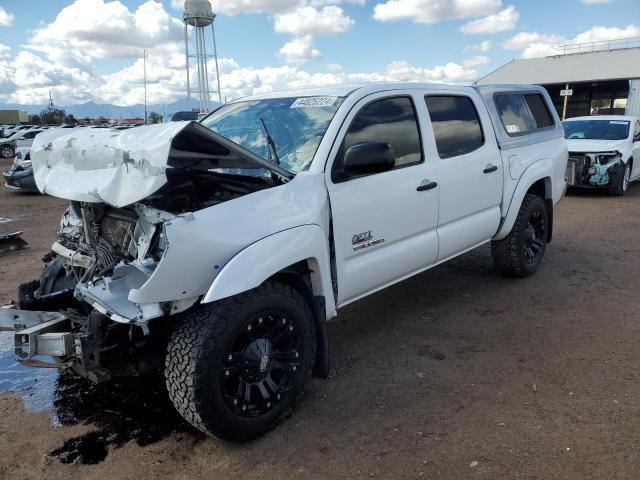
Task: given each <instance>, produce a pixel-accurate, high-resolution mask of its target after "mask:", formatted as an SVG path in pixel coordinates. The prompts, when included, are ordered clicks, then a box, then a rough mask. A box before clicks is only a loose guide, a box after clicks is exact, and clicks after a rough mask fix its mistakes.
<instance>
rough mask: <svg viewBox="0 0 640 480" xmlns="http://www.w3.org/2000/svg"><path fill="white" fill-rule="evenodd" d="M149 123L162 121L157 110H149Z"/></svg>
mask: <svg viewBox="0 0 640 480" xmlns="http://www.w3.org/2000/svg"><path fill="white" fill-rule="evenodd" d="M149 123H162V115H160V114H159V113H158V112H151V113H150V114H149Z"/></svg>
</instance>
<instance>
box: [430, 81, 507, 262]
mask: <svg viewBox="0 0 640 480" xmlns="http://www.w3.org/2000/svg"><path fill="white" fill-rule="evenodd" d="M425 101H426V104H427V109H428V111H429V117H430V118H431V124H432V127H433V132H432V133H431V135H433V136H434V137H435V143H436V147H437V150H438V152H437V155H438V157H439V158H438V160H437V164H438V165H439V189H440V212H439V220H438V238H439V240H440V250H439V254H438V261H442V260H445V259H447V258H449V257H451V256H454V255H456V254H458V253H461V252H463V251H465V250H468V249H470V248H473V247H474V246H476V245H479V244H481V243H484V242H486V241H487V240H489V239H490V238H491V237H492V236H493V235H495V233H496V231H497V230H498V227H499V225H500V203H501V200H502V185H503V166H502V160H501V156H500V152H499V150H498V146H497V142H496V139H495V135H494V133H493V129H492V127H491V122H490V119H489V116H488V114H487V112H486V109H485V108H484V104H482V102H481V100H480V99H479V98H478V97H477V95H476V94H475V93H474V92H470V93H469V95H463V94H461V93H460V92H459V91H457V92H448V91H446V90H438V91H437V93H434V94H433V95H427V96H426V97H425Z"/></svg>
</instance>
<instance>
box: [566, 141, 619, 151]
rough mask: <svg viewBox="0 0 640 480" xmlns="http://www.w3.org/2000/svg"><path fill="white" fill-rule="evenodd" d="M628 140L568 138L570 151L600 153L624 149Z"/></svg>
mask: <svg viewBox="0 0 640 480" xmlns="http://www.w3.org/2000/svg"><path fill="white" fill-rule="evenodd" d="M627 143H628V141H627V140H575V139H574V140H571V139H569V140H567V147H568V148H569V151H570V152H576V153H598V152H613V151H615V150H618V151H622V150H625V149H626V148H627Z"/></svg>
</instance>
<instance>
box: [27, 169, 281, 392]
mask: <svg viewBox="0 0 640 480" xmlns="http://www.w3.org/2000/svg"><path fill="white" fill-rule="evenodd" d="M167 176H168V177H169V181H168V182H167V185H165V186H164V187H163V188H162V189H161V190H159V191H158V192H157V193H156V194H154V195H153V196H151V197H149V198H147V199H145V201H144V203H136V204H134V205H131V206H127V207H124V208H114V207H110V206H107V205H104V204H101V203H86V202H76V201H72V202H70V204H69V207H68V208H67V210H66V211H65V213H64V215H63V216H62V219H61V221H60V227H59V231H58V235H57V239H56V241H55V242H54V244H53V245H52V248H51V252H50V253H49V254H47V255H46V256H45V257H44V259H43V260H44V262H45V263H46V266H45V268H44V270H43V273H42V276H41V278H40V279H39V280H36V281H33V282H29V283H26V284H23V285H21V286H20V289H19V299H20V300H19V304H20V305H19V306H20V308H21V309H24V310H37V311H55V310H58V311H64V315H65V316H66V317H67V318H68V322H69V327H68V328H69V329H70V330H71V331H72V332H74V333H73V335H74V339H75V340H74V341H75V347H73V346H72V345H69V347H68V348H69V349H74V348H75V351H76V355H75V358H74V359H73V360H72V359H69V360H68V362H69V366H70V367H72V368H73V369H74V370H76V371H77V372H78V373H80V374H81V375H82V376H85V377H87V378H91V379H92V380H94V381H96V382H100V381H104V380H107V379H109V378H110V377H111V376H112V375H136V374H139V373H143V372H144V371H148V370H149V369H150V368H151V369H153V368H156V367H157V364H158V362H156V360H158V359H161V358H162V355H163V354H164V343H163V342H166V338H167V332H169V331H170V326H171V322H167V321H162V322H153V320H154V319H157V318H160V317H168V316H171V315H175V314H177V313H180V312H182V311H184V310H186V309H187V308H190V307H191V306H192V305H193V304H194V303H195V302H196V301H197V298H193V299H187V300H184V299H182V300H176V301H171V299H167V302H162V303H152V304H137V303H135V302H133V301H130V300H129V296H130V292H131V291H132V290H135V289H139V288H141V287H142V286H143V285H144V284H145V282H146V281H147V280H148V279H149V278H150V276H151V275H152V274H153V272H154V271H155V269H156V267H157V265H158V263H159V262H160V261H161V259H162V256H163V252H164V251H165V249H166V248H167V238H166V233H165V223H166V222H171V221H172V220H174V219H176V218H177V217H178V215H181V214H185V215H190V213H188V212H193V211H197V210H201V209H204V208H207V207H210V206H214V205H217V204H220V203H223V202H226V201H230V200H233V199H235V198H238V197H241V196H243V195H246V194H249V193H252V192H255V191H257V190H260V189H262V188H268V187H269V186H272V185H273V184H272V183H271V182H270V181H269V179H265V178H264V177H245V176H240V175H225V174H220V173H214V172H208V171H205V172H202V171H201V172H193V171H184V170H176V171H172V172H170V173H169V172H168V175H167ZM141 352H144V354H142V353H141ZM25 361H31V360H25Z"/></svg>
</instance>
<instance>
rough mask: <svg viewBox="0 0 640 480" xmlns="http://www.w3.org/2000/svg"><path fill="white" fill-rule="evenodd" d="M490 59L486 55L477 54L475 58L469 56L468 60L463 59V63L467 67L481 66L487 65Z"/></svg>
mask: <svg viewBox="0 0 640 480" xmlns="http://www.w3.org/2000/svg"><path fill="white" fill-rule="evenodd" d="M490 61H491V60H490V59H489V57H487V56H485V55H476V56H475V57H473V58H469V59H468V60H465V61H463V62H462V65H463V66H464V67H465V68H473V67H479V66H480V65H486V64H487V63H489V62H490Z"/></svg>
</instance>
